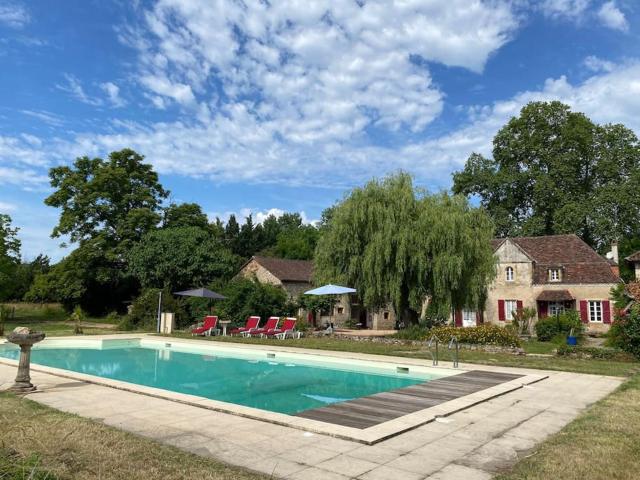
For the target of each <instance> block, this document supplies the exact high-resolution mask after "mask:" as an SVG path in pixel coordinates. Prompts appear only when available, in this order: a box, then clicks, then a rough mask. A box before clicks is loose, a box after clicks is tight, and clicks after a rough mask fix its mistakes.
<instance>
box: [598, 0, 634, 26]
mask: <svg viewBox="0 0 640 480" xmlns="http://www.w3.org/2000/svg"><path fill="white" fill-rule="evenodd" d="M598 18H599V19H600V20H601V21H602V23H603V24H604V25H605V26H606V27H609V28H612V29H614V30H620V31H623V32H626V31H627V30H629V23H628V22H627V19H626V18H625V16H624V13H622V12H621V11H620V9H619V8H618V7H617V6H616V2H615V1H609V2H606V3H604V4H603V5H602V7H600V10H598Z"/></svg>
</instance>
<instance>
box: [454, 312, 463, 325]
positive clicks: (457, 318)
mask: <svg viewBox="0 0 640 480" xmlns="http://www.w3.org/2000/svg"><path fill="white" fill-rule="evenodd" d="M454 320H455V324H456V327H461V326H462V310H456V312H455V314H454Z"/></svg>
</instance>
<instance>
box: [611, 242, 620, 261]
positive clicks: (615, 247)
mask: <svg viewBox="0 0 640 480" xmlns="http://www.w3.org/2000/svg"><path fill="white" fill-rule="evenodd" d="M611 259H612V260H613V261H614V262H616V265H617V264H618V263H619V262H618V260H619V258H618V242H617V241H615V240H614V241H613V242H611Z"/></svg>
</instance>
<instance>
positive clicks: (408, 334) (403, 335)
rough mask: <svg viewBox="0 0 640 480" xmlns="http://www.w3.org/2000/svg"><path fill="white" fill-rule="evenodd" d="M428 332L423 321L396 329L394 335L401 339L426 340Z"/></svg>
mask: <svg viewBox="0 0 640 480" xmlns="http://www.w3.org/2000/svg"><path fill="white" fill-rule="evenodd" d="M429 333H430V331H429V329H428V328H427V326H426V325H425V324H424V323H420V324H418V325H409V326H408V327H407V328H403V329H402V330H398V332H397V333H396V334H395V335H394V337H395V338H399V339H402V340H426V339H427V338H429Z"/></svg>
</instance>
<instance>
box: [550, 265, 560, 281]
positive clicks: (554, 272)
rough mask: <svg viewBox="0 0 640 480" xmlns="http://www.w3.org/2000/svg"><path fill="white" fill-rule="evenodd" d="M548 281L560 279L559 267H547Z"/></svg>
mask: <svg viewBox="0 0 640 480" xmlns="http://www.w3.org/2000/svg"><path fill="white" fill-rule="evenodd" d="M549 281H550V282H559V281H560V269H559V268H550V269H549Z"/></svg>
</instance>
